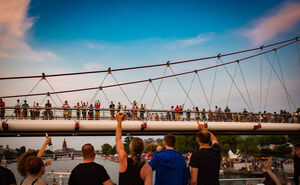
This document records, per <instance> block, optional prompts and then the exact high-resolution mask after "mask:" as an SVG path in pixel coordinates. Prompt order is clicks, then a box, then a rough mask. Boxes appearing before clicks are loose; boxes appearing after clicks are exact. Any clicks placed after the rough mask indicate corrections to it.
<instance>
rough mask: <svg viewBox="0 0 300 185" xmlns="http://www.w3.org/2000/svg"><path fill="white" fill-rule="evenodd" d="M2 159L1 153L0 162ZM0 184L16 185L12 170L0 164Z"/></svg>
mask: <svg viewBox="0 0 300 185" xmlns="http://www.w3.org/2000/svg"><path fill="white" fill-rule="evenodd" d="M1 161H2V155H0V163H1ZM0 184H1V185H16V184H17V181H16V178H15V175H14V174H13V172H12V171H11V170H9V169H7V168H4V167H3V166H1V165H0Z"/></svg>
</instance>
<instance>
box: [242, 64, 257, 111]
mask: <svg viewBox="0 0 300 185" xmlns="http://www.w3.org/2000/svg"><path fill="white" fill-rule="evenodd" d="M238 66H239V68H240V72H241V74H242V79H243V82H244V85H245V89H246V92H247V96H248V99H249V102H250V106H251V109H252V112H254V109H253V105H252V102H251V98H250V93H249V91H248V88H247V83H246V80H245V77H244V74H243V71H242V68H241V65H240V63H239V62H238Z"/></svg>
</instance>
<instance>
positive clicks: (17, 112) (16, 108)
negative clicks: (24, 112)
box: [14, 99, 21, 118]
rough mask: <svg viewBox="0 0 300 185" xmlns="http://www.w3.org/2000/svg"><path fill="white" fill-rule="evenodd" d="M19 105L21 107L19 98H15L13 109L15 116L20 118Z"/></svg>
mask: <svg viewBox="0 0 300 185" xmlns="http://www.w3.org/2000/svg"><path fill="white" fill-rule="evenodd" d="M20 107H21V104H20V100H19V99H17V103H16V104H15V110H14V113H15V116H16V118H20V112H21V109H20Z"/></svg>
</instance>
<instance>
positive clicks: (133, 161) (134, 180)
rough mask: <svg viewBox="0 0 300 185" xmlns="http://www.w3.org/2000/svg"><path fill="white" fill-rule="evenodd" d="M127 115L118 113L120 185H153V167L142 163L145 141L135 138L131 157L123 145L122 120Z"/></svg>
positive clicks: (117, 134) (130, 149)
mask: <svg viewBox="0 0 300 185" xmlns="http://www.w3.org/2000/svg"><path fill="white" fill-rule="evenodd" d="M124 115H125V114H120V113H117V116H116V117H117V122H118V125H117V129H116V150H117V153H118V158H119V161H120V168H119V185H144V184H145V185H152V170H151V167H150V166H149V165H148V164H147V163H145V162H144V161H142V159H141V158H142V153H143V151H144V141H143V140H142V139H141V138H138V137H135V138H133V139H132V141H131V142H130V145H129V151H130V156H128V155H127V153H126V152H125V148H124V145H123V143H122V119H123V117H124Z"/></svg>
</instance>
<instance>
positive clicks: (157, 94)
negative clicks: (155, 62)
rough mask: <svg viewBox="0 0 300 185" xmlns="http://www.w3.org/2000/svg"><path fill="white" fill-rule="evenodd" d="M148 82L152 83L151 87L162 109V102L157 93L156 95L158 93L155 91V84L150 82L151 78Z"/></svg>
mask: <svg viewBox="0 0 300 185" xmlns="http://www.w3.org/2000/svg"><path fill="white" fill-rule="evenodd" d="M150 83H151V85H152V88H153V90H154V92H155V94H156V95H157V99H158V101H159V103H160V105H161V107H162V108H163V110H164V109H165V108H164V106H163V104H162V102H161V100H160V98H159V95H158V93H157V91H156V89H155V86H154V85H153V83H152V80H151V79H150Z"/></svg>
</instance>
